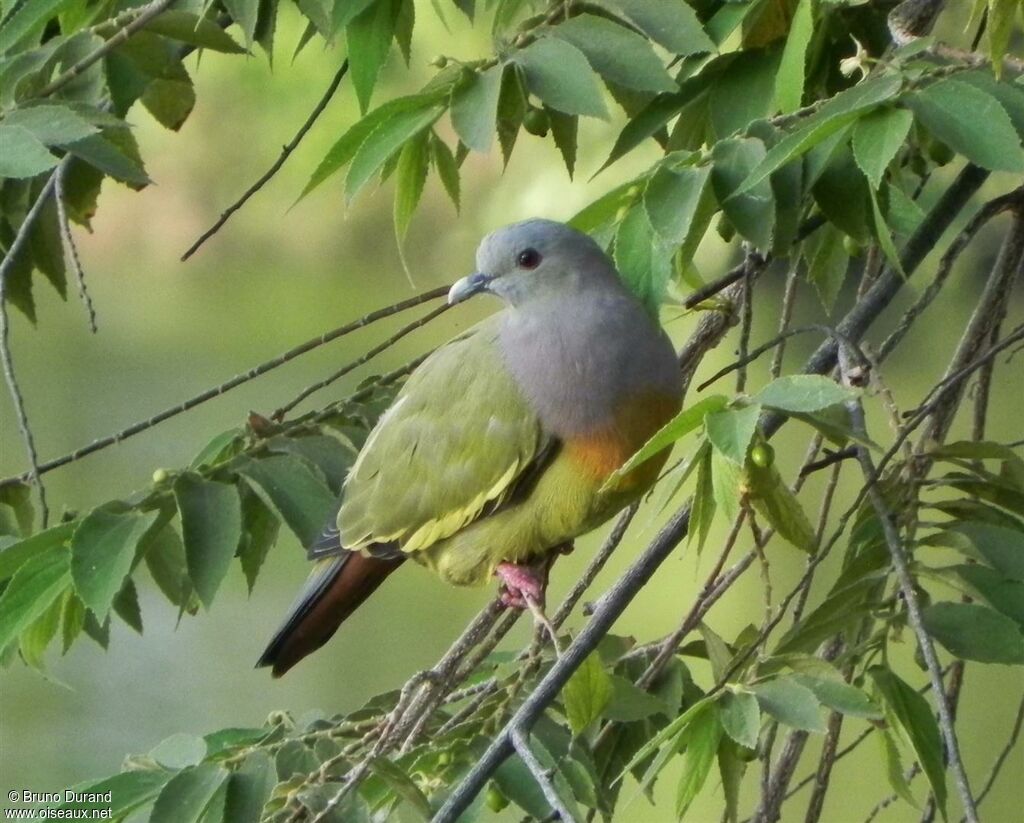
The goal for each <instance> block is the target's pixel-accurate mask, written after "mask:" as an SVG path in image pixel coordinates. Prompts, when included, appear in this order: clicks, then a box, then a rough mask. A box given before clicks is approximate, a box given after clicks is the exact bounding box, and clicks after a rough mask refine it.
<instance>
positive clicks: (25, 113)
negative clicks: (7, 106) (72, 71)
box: [0, 103, 98, 153]
mask: <svg viewBox="0 0 1024 823" xmlns="http://www.w3.org/2000/svg"><path fill="white" fill-rule="evenodd" d="M3 125H4V127H9V126H19V127H21V128H23V129H26V130H28V131H30V132H31V133H32V135H33V136H34V137H35V138H36V139H37V140H39V141H40V142H41V143H43V144H44V145H46V146H59V145H61V144H63V143H73V142H74V141H75V140H81V139H82V138H83V137H88V136H89V135H90V134H95V133H96V132H97V130H98V129H97V128H96V126H94V125H93V124H92V123H90V122H89V121H88V120H86V119H85V118H84V117H81V116H80V115H78V114H77V113H76V112H75V111H73V110H72V109H71V108H70V107H68V106H65V105H56V104H51V103H46V104H43V105H40V106H30V107H27V108H20V109H15V110H14V111H12V112H10V113H9V114H7V115H6V116H5V117H4V121H3ZM0 139H2V138H0ZM3 146H4V152H5V153H6V152H7V151H8V146H7V143H6V141H5V142H4V143H3Z"/></svg>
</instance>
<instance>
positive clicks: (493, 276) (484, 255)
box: [448, 220, 618, 306]
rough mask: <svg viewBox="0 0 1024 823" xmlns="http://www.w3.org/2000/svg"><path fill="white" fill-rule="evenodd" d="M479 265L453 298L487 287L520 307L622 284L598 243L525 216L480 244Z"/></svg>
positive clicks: (560, 225) (463, 297) (562, 226)
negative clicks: (598, 286)
mask: <svg viewBox="0 0 1024 823" xmlns="http://www.w3.org/2000/svg"><path fill="white" fill-rule="evenodd" d="M476 266H477V270H476V272H475V273H474V274H471V275H469V276H468V277H463V278H462V279H461V280H459V281H458V282H457V283H456V284H455V285H454V286H452V288H451V291H450V292H449V293H448V302H449V303H451V304H454V303H461V302H462V301H463V300H466V299H468V298H470V297H472V296H473V295H474V294H479V293H480V292H489V293H490V294H494V295H497V296H498V297H500V298H502V299H503V300H504V301H505V302H507V303H509V304H510V305H513V306H518V305H522V304H524V303H526V302H528V301H531V300H535V299H538V298H544V297H549V296H553V295H572V294H573V293H575V292H578V291H580V290H582V289H586V288H588V287H590V286H593V285H598V284H607V283H618V275H617V274H616V273H615V267H614V266H613V265H612V262H611V260H609V259H608V255H606V254H605V253H604V251H602V250H601V247H600V246H598V245H597V243H595V242H594V241H593V240H592V239H591V238H590V237H588V236H587V235H585V234H583V232H580V231H577V230H576V229H574V228H571V227H569V226H567V225H565V224H564V223H556V222H555V221H553V220H527V221H525V222H522V223H513V224H512V225H510V226H505V227H504V228H501V229H498V230H497V231H494V232H492V233H491V234H489V235H487V237H485V238H484V239H483V242H481V243H480V247H479V248H478V249H477V252H476Z"/></svg>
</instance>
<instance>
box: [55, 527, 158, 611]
mask: <svg viewBox="0 0 1024 823" xmlns="http://www.w3.org/2000/svg"><path fill="white" fill-rule="evenodd" d="M158 514H159V513H158V512H155V511H154V512H137V511H126V512H116V511H112V510H110V509H105V508H98V509H94V510H93V511H91V512H90V513H89V514H87V515H86V516H85V518H84V519H83V520H82V521H81V522H80V523H79V524H78V528H76V529H75V533H74V534H73V535H72V536H71V577H72V579H73V580H74V582H75V590H76V591H77V592H78V595H79V597H81V598H82V600H83V601H84V602H85V605H86V606H88V607H89V609H90V610H91V611H92V612H93V613H94V614H95V615H96V617H97V618H99V619H100V620H102V619H103V618H104V617H106V616H107V612H108V611H110V606H111V604H112V603H113V601H114V596H115V595H116V594H117V593H118V591H120V589H121V585H122V583H123V582H124V579H125V577H126V576H127V575H128V572H129V570H130V569H131V567H132V561H133V559H134V558H135V553H136V551H137V549H138V545H139V541H140V540H141V539H142V537H143V536H144V535H145V534H146V532H147V531H149V528H150V527H151V526H152V525H153V524H154V523H155V522H156V519H157V517H158Z"/></svg>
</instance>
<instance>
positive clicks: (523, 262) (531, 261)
mask: <svg viewBox="0 0 1024 823" xmlns="http://www.w3.org/2000/svg"><path fill="white" fill-rule="evenodd" d="M540 260H541V258H540V252H539V251H537V250H536V249H526V250H525V251H521V252H519V256H518V257H517V258H516V262H517V263H518V264H519V268H521V269H535V268H537V266H539V265H540Z"/></svg>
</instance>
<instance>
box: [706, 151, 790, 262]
mask: <svg viewBox="0 0 1024 823" xmlns="http://www.w3.org/2000/svg"><path fill="white" fill-rule="evenodd" d="M766 156H767V152H766V150H765V147H764V143H762V142H761V141H760V140H757V139H756V138H753V137H743V138H729V139H727V140H720V141H718V142H717V143H715V146H714V148H713V149H712V157H713V158H714V161H715V165H714V170H713V171H712V173H711V183H712V186H713V187H714V191H715V196H716V197H717V198H718V202H719V203H720V204H721V206H722V211H723V212H725V215H726V217H728V218H729V220H730V221H731V222H732V224H733V225H734V226H735V227H736V231H738V232H739V233H740V234H741V235H742V236H743V237H745V238H746V239H747V240H749V241H750V242H751V243H753V244H754V245H755V246H756V247H757V248H759V249H768V248H769V247H770V246H771V242H772V230H773V229H774V226H775V192H774V191H773V189H772V184H771V181H770V180H769V179H768V175H765V176H764V177H762V178H761V179H760V181H759V182H758V183H757V184H756V185H755V186H750V185H747V182H745V181H749V180H750V179H751V176H752V175H753V173H754V171H755V170H756V169H758V168H760V167H761V166H763V165H764V161H765V158H766Z"/></svg>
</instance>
